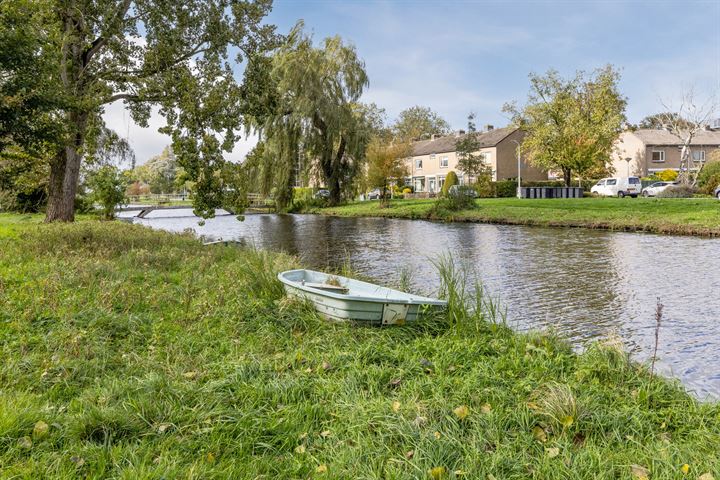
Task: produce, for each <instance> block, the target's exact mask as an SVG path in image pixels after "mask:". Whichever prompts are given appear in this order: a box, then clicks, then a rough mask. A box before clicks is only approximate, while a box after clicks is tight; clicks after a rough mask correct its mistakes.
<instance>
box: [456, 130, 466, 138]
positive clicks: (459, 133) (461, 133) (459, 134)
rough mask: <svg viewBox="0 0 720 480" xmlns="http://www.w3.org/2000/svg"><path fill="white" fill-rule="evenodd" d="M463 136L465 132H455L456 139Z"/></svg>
mask: <svg viewBox="0 0 720 480" xmlns="http://www.w3.org/2000/svg"><path fill="white" fill-rule="evenodd" d="M463 135H465V130H458V131H457V132H455V136H456V137H461V136H463Z"/></svg>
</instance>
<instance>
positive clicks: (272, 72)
mask: <svg viewBox="0 0 720 480" xmlns="http://www.w3.org/2000/svg"><path fill="white" fill-rule="evenodd" d="M256 65H257V66H258V72H255V77H256V78H257V79H262V78H265V79H266V80H267V81H268V85H269V86H270V89H271V90H270V91H268V92H267V96H268V98H271V99H272V101H271V102H270V105H271V108H262V106H260V107H258V108H255V115H254V118H255V127H256V128H257V130H258V131H259V132H260V134H261V137H262V139H263V142H264V147H263V157H262V160H261V162H259V163H257V164H256V169H257V170H259V171H261V173H262V172H264V173H262V177H263V178H264V179H265V180H264V181H263V182H262V183H263V184H265V185H264V186H265V187H267V186H269V185H268V180H270V175H272V185H273V186H274V190H275V200H276V203H277V204H278V206H280V207H281V208H282V207H283V206H287V205H289V203H290V202H291V201H292V183H293V172H295V171H296V170H297V168H298V164H304V168H306V169H307V170H308V171H309V172H310V174H311V175H316V176H317V177H318V178H320V179H321V180H322V182H323V183H324V184H325V186H326V187H327V188H328V189H329V191H330V198H329V201H330V203H331V204H337V203H338V202H339V201H340V199H341V195H342V192H343V191H344V190H348V189H350V188H351V187H352V183H353V180H354V179H355V177H356V176H357V175H358V173H360V171H361V166H362V161H363V158H364V153H365V147H366V145H367V142H368V141H369V138H370V136H371V134H372V133H373V129H374V128H375V127H376V125H374V120H376V118H375V117H376V115H375V114H376V113H377V111H376V109H374V108H368V107H367V106H363V105H361V104H360V103H359V98H360V96H361V95H362V92H363V90H364V88H365V87H366V86H367V84H368V78H367V75H366V73H365V65H364V63H363V61H362V60H361V59H360V58H359V57H358V56H357V52H356V51H355V48H354V47H353V46H351V45H347V44H345V43H344V42H343V41H342V39H340V37H331V38H326V39H324V40H323V41H322V42H321V44H320V46H317V47H316V46H315V45H313V40H312V37H311V36H309V35H307V34H304V33H303V31H302V23H300V24H298V26H297V27H296V28H295V29H294V30H293V32H292V33H291V34H290V36H289V38H288V41H287V42H286V43H285V44H283V45H282V46H281V47H280V48H279V49H278V51H277V52H276V53H275V54H274V55H273V56H272V58H271V61H270V62H269V63H268V62H265V61H258V62H257V64H256ZM263 65H265V66H266V67H267V68H269V72H267V73H263V72H261V71H260V70H261V67H262V66H263Z"/></svg>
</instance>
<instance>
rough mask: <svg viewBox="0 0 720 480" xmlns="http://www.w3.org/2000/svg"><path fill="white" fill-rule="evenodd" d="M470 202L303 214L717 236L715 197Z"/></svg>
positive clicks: (398, 203) (719, 209) (372, 204)
mask: <svg viewBox="0 0 720 480" xmlns="http://www.w3.org/2000/svg"><path fill="white" fill-rule="evenodd" d="M475 203H476V205H477V208H475V209H472V210H462V211H458V212H451V211H448V210H438V209H436V208H435V200H430V199H428V200H393V201H391V202H390V205H389V207H387V208H380V206H379V202H377V201H369V202H357V203H351V204H348V205H342V206H339V207H330V208H311V209H308V210H306V213H317V214H323V215H337V216H343V217H388V218H409V219H426V220H440V221H448V222H478V223H497V224H508V225H534V226H543V227H582V228H592V229H603V230H615V231H632V232H648V233H661V234H673V235H697V236H712V237H718V236H720V202H718V201H717V200H715V199H682V198H680V199H672V198H665V199H661V198H634V199H633V198H579V199H548V200H531V199H517V198H483V199H478V200H476V201H475Z"/></svg>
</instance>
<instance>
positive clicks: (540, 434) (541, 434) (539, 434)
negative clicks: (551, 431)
mask: <svg viewBox="0 0 720 480" xmlns="http://www.w3.org/2000/svg"><path fill="white" fill-rule="evenodd" d="M532 434H533V437H535V440H537V441H538V442H542V443H545V442H547V433H545V429H543V428H542V427H541V426H539V425H536V426H534V427H533V429H532Z"/></svg>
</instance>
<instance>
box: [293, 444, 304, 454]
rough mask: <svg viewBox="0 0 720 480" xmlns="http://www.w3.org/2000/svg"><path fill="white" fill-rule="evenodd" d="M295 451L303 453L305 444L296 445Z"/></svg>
mask: <svg viewBox="0 0 720 480" xmlns="http://www.w3.org/2000/svg"><path fill="white" fill-rule="evenodd" d="M295 453H305V445H298V446H297V447H295Z"/></svg>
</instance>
